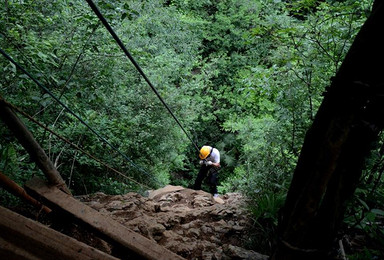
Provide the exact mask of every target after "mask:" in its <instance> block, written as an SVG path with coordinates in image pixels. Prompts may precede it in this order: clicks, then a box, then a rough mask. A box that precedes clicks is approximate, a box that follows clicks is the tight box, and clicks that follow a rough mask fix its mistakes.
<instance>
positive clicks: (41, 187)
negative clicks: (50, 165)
mask: <svg viewBox="0 0 384 260" xmlns="http://www.w3.org/2000/svg"><path fill="white" fill-rule="evenodd" d="M25 186H26V189H27V191H28V193H30V194H31V195H32V194H34V195H36V196H39V197H41V199H42V200H43V201H44V204H46V205H48V206H49V207H51V208H52V209H54V210H55V211H56V210H57V211H60V210H61V211H65V212H66V213H67V214H69V215H70V216H71V217H74V218H75V219H77V220H80V221H81V222H83V223H85V224H87V225H88V226H90V227H91V228H92V229H93V230H94V231H97V232H98V233H101V234H103V235H104V236H105V237H103V239H106V240H107V241H108V242H110V243H112V244H118V245H120V246H122V247H124V248H126V249H128V250H129V251H131V252H134V253H135V254H137V255H138V256H139V257H140V258H141V259H151V260H173V259H174V260H182V259H184V258H182V257H181V256H179V255H177V254H175V253H173V252H171V251H169V250H168V249H166V248H164V247H162V246H160V245H159V244H157V243H156V242H155V241H152V240H149V239H148V238H146V237H144V236H142V235H140V234H138V233H136V232H134V231H132V230H130V229H128V228H127V227H125V226H123V225H121V224H120V223H118V222H116V221H115V220H113V219H111V218H109V217H107V216H105V215H102V214H101V213H99V212H98V211H96V210H94V209H92V208H91V207H89V206H87V205H85V204H83V203H81V202H80V201H78V200H76V199H75V198H73V197H72V196H69V195H68V194H65V193H63V192H61V191H60V190H58V189H57V188H56V187H49V186H47V184H46V183H45V182H44V181H42V180H41V179H38V178H34V179H32V180H30V181H28V182H27V183H26V185H25Z"/></svg>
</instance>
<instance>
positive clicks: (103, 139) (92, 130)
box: [0, 48, 155, 181]
mask: <svg viewBox="0 0 384 260" xmlns="http://www.w3.org/2000/svg"><path fill="white" fill-rule="evenodd" d="M0 53H1V54H2V55H3V56H4V57H5V58H6V59H8V60H9V61H10V62H12V63H13V64H14V65H15V66H16V67H17V68H18V69H19V70H21V71H22V72H23V73H25V74H26V75H27V76H28V77H29V78H30V79H31V80H32V81H33V82H35V83H36V84H37V85H38V86H39V87H40V88H41V89H43V90H44V91H45V92H46V93H47V94H49V95H50V96H51V97H52V98H53V99H54V100H56V102H57V103H59V104H60V105H61V106H62V107H64V108H65V109H66V110H67V111H68V112H69V113H70V114H71V115H73V116H74V117H75V118H76V119H77V120H79V121H80V122H81V123H82V124H83V125H84V126H86V127H87V128H88V129H89V130H90V131H91V132H92V133H93V134H95V135H96V136H97V137H98V138H99V139H100V140H101V141H102V142H104V143H105V144H107V145H108V146H109V147H111V148H112V149H113V150H115V151H116V152H118V153H119V154H120V155H121V156H122V157H123V158H124V159H126V160H127V161H129V162H130V163H131V165H132V166H134V167H135V168H136V169H137V170H139V171H141V172H143V173H144V174H146V175H147V176H148V177H152V179H153V176H151V175H150V174H149V173H147V172H146V171H145V170H143V169H142V168H140V167H139V166H137V165H136V164H135V163H134V162H133V161H132V160H131V159H130V158H129V157H128V156H127V155H125V154H124V153H123V152H121V151H120V150H119V149H117V148H116V147H115V146H114V145H112V144H111V143H110V142H109V141H107V140H106V139H105V138H104V137H103V136H101V135H100V134H99V133H98V132H96V131H95V130H94V129H93V128H92V127H91V126H89V125H88V124H87V123H86V122H85V121H84V120H83V119H82V118H80V117H79V116H78V115H77V114H75V112H73V111H72V110H71V109H70V108H69V107H68V106H66V105H65V104H64V103H63V102H62V101H60V100H59V99H58V98H57V97H56V96H55V95H54V94H53V93H52V92H51V91H50V90H49V89H47V88H46V87H45V86H43V85H42V84H41V83H40V82H39V81H38V80H37V79H35V78H34V77H33V76H32V75H31V74H30V73H28V71H26V70H25V69H24V68H23V67H22V66H21V65H19V64H18V63H17V62H16V61H14V60H13V59H12V58H11V57H10V56H9V55H8V54H7V53H6V52H4V51H3V50H2V49H1V48H0ZM153 181H155V180H154V179H153Z"/></svg>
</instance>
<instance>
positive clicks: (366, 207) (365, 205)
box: [358, 199, 369, 210]
mask: <svg viewBox="0 0 384 260" xmlns="http://www.w3.org/2000/svg"><path fill="white" fill-rule="evenodd" d="M358 200H359V201H360V203H361V205H363V206H364V208H365V209H367V210H369V206H368V204H367V203H366V202H365V201H363V200H361V199H358Z"/></svg>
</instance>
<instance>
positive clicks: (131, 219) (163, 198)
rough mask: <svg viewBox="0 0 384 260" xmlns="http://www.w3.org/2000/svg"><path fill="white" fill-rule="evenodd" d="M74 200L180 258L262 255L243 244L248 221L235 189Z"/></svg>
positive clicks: (172, 189)
mask: <svg viewBox="0 0 384 260" xmlns="http://www.w3.org/2000/svg"><path fill="white" fill-rule="evenodd" d="M80 199H81V200H82V201H83V202H84V203H86V204H88V205H89V206H91V207H92V208H94V209H96V210H98V211H100V212H103V213H104V214H107V215H109V216H111V217H112V218H113V219H115V220H117V221H119V222H120V223H122V224H124V225H125V226H127V227H129V228H130V229H132V230H134V231H136V232H138V233H140V234H142V235H144V236H145V237H147V238H149V239H152V240H154V241H156V242H157V243H159V244H160V245H162V246H164V247H166V248H168V249H169V250H171V251H173V252H175V253H177V254H179V255H181V256H183V257H185V258H186V259H204V260H229V259H252V260H261V259H262V260H264V259H265V260H266V259H267V257H266V256H263V255H261V254H258V253H256V252H254V251H251V250H247V249H245V248H243V245H244V244H245V242H246V241H247V239H248V237H249V236H248V230H249V228H250V222H249V217H248V216H247V214H246V211H245V210H244V208H243V206H244V198H243V197H242V196H241V195H240V194H237V193H231V194H226V195H224V196H222V197H220V198H213V197H212V195H211V194H209V193H206V192H204V191H195V190H191V189H185V188H183V187H180V186H166V187H165V188H162V189H159V190H155V191H150V192H149V195H148V197H143V196H141V195H139V194H137V193H128V194H125V195H118V196H110V195H105V194H103V193H96V194H93V195H89V196H82V197H80Z"/></svg>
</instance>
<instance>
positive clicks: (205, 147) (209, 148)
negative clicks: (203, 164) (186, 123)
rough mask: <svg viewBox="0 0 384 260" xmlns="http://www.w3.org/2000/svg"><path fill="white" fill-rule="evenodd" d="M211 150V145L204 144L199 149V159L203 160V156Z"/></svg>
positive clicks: (205, 156) (206, 155) (209, 153)
mask: <svg viewBox="0 0 384 260" xmlns="http://www.w3.org/2000/svg"><path fill="white" fill-rule="evenodd" d="M211 152H212V147H210V146H207V145H204V146H203V147H201V149H200V154H199V157H200V159H201V160H204V159H205V158H207V157H208V156H210V155H211Z"/></svg>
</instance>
